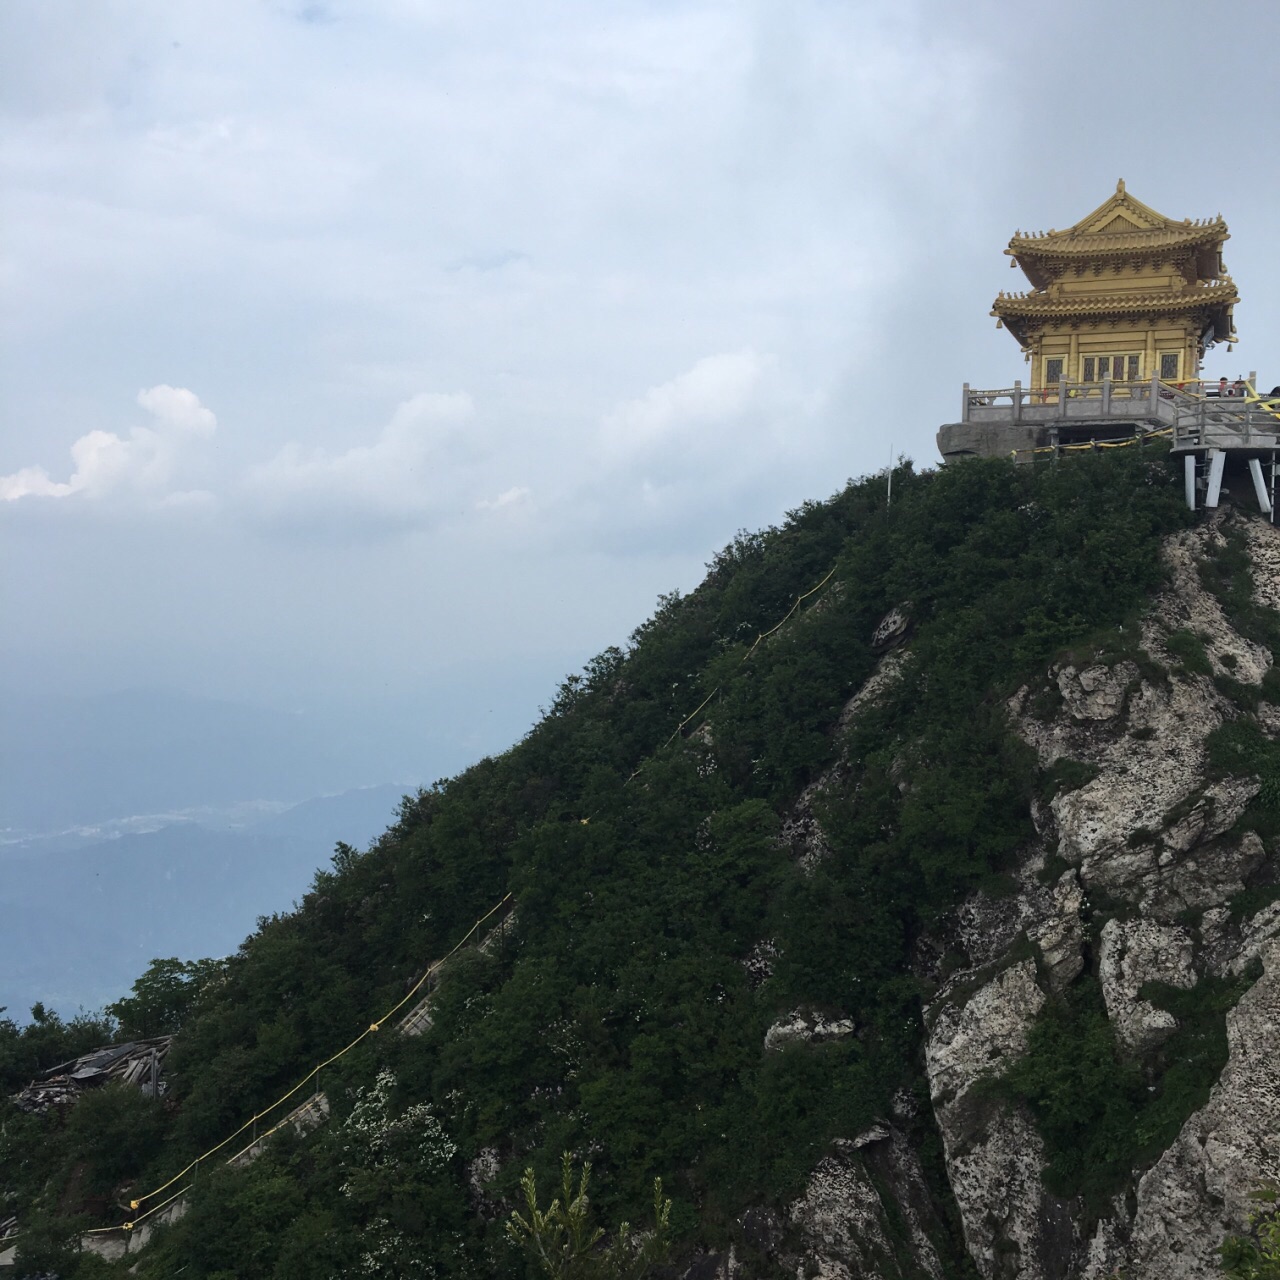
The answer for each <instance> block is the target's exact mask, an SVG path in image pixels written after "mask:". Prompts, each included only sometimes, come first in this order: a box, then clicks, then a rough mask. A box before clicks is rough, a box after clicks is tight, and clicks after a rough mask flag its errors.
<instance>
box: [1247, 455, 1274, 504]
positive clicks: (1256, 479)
mask: <svg viewBox="0 0 1280 1280" xmlns="http://www.w3.org/2000/svg"><path fill="white" fill-rule="evenodd" d="M1249 474H1250V475H1251V476H1252V477H1253V491H1254V493H1256V494H1257V495H1258V506H1259V507H1261V508H1262V514H1263V515H1264V516H1269V515H1270V514H1271V499H1270V498H1269V497H1267V482H1266V479H1265V478H1264V476H1263V474H1262V463H1261V462H1259V461H1258V459H1257V458H1250V459H1249Z"/></svg>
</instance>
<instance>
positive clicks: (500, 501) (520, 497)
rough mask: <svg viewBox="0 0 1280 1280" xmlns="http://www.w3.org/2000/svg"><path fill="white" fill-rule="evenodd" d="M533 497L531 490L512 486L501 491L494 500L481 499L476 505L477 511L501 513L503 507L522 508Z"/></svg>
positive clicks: (521, 486) (520, 486) (522, 486)
mask: <svg viewBox="0 0 1280 1280" xmlns="http://www.w3.org/2000/svg"><path fill="white" fill-rule="evenodd" d="M532 496H533V490H532V489H528V488H526V487H525V486H524V485H520V484H518V485H513V486H512V487H511V488H510V489H505V490H503V492H502V493H500V494H498V496H497V497H496V498H481V499H480V501H479V502H477V503H476V510H477V511H501V510H502V509H503V507H518V506H523V505H524V504H525V503H527V502H528V500H529V499H530V498H531V497H532Z"/></svg>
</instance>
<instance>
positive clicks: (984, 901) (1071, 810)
mask: <svg viewBox="0 0 1280 1280" xmlns="http://www.w3.org/2000/svg"><path fill="white" fill-rule="evenodd" d="M1231 519H1235V520H1237V521H1239V520H1240V519H1241V518H1240V517H1232V516H1230V515H1228V514H1226V513H1223V514H1221V515H1219V516H1218V517H1217V518H1215V519H1212V520H1210V521H1208V522H1206V523H1205V524H1203V525H1200V526H1198V527H1196V528H1194V529H1191V530H1188V531H1185V532H1183V533H1180V534H1178V535H1176V536H1174V537H1173V538H1171V539H1169V540H1168V542H1167V544H1166V562H1167V567H1168V570H1169V583H1168V586H1167V587H1166V589H1165V590H1164V591H1162V592H1161V594H1160V595H1159V596H1158V598H1157V599H1156V600H1155V601H1154V603H1153V607H1152V608H1151V610H1150V611H1149V612H1148V614H1147V616H1146V617H1145V618H1144V619H1143V621H1142V623H1141V630H1140V635H1139V636H1138V637H1135V639H1137V640H1140V644H1141V648H1140V649H1138V648H1137V647H1136V646H1135V648H1134V649H1132V650H1131V651H1130V653H1129V654H1128V655H1122V656H1120V657H1118V658H1117V657H1112V658H1109V659H1104V658H1098V659H1095V660H1093V661H1090V662H1084V663H1079V664H1076V665H1064V666H1062V667H1060V668H1056V669H1055V670H1053V671H1051V672H1050V673H1049V681H1050V682H1051V683H1050V685H1049V688H1048V691H1047V692H1042V693H1036V694H1033V691H1032V690H1028V689H1024V690H1022V691H1020V692H1019V694H1018V695H1017V696H1016V697H1015V698H1014V699H1013V700H1012V701H1011V703H1010V712H1011V715H1012V717H1013V721H1014V724H1015V726H1016V728H1017V731H1018V733H1019V735H1020V736H1021V737H1022V738H1023V739H1024V741H1026V742H1027V744H1028V745H1029V746H1031V747H1032V748H1033V749H1034V750H1035V752H1036V754H1037V757H1038V759H1039V763H1040V765H1041V767H1042V768H1044V769H1046V770H1051V769H1053V768H1054V766H1055V765H1058V766H1059V767H1058V769H1057V771H1056V772H1055V774H1054V776H1058V777H1062V778H1064V779H1071V780H1072V781H1074V782H1075V785H1074V787H1071V786H1070V785H1066V786H1064V788H1063V789H1060V790H1059V791H1058V793H1057V794H1056V795H1055V796H1053V798H1052V800H1050V801H1049V802H1048V803H1041V802H1037V803H1036V804H1035V805H1034V807H1033V819H1034V822H1035V827H1036V831H1037V839H1036V841H1035V842H1034V843H1033V844H1032V845H1031V846H1029V847H1028V849H1027V850H1026V857H1025V860H1024V863H1023V865H1022V867H1021V869H1020V870H1019V872H1018V874H1017V880H1018V889H1017V892H1016V893H1015V894H1014V895H1012V897H1010V898H1008V899H1004V900H1000V901H993V900H991V899H989V898H987V897H985V896H984V895H981V894H979V895H975V897H974V898H973V899H971V900H970V901H969V902H967V903H966V904H965V905H964V906H963V907H962V908H961V909H960V910H958V911H957V912H955V913H954V915H953V917H952V919H951V921H950V924H949V926H948V933H947V944H946V945H947V946H948V947H950V948H951V949H952V950H955V949H958V950H959V951H960V952H961V953H962V954H963V955H964V956H965V957H966V958H967V961H968V965H969V967H968V968H965V969H963V970H961V971H960V972H959V973H955V974H953V975H952V976H951V977H950V978H949V979H948V981H947V982H946V983H945V984H944V985H943V986H942V987H941V989H940V990H939V992H938V994H937V996H936V997H935V998H934V1000H933V1002H932V1004H931V1005H930V1007H929V1009H928V1010H927V1012H926V1027H927V1032H928V1039H927V1047H926V1069H927V1072H928V1078H929V1085H930V1092H931V1096H932V1099H933V1105H934V1113H935V1116H936V1119H937V1122H938V1126H939V1129H940V1130H941V1133H942V1138H943V1145H944V1150H945V1156H946V1166H947V1174H948V1178H949V1181H950V1184H951V1188H952V1191H953V1194H954V1196H955V1201H956V1205H957V1207H958V1210H959V1214H960V1218H961V1222H962V1225H963V1230H964V1238H965V1242H966V1245H967V1247H968V1249H969V1252H970V1254H971V1255H972V1257H973V1259H974V1261H975V1263H976V1264H977V1266H978V1269H979V1271H980V1272H981V1274H982V1275H983V1276H984V1277H988V1278H991V1280H995V1278H996V1277H999V1278H1001V1280H1015V1278H1016V1280H1059V1278H1060V1280H1077V1278H1079V1280H1086V1278H1087V1280H1106V1278H1107V1277H1110V1276H1112V1275H1114V1274H1115V1273H1117V1272H1118V1271H1123V1273H1124V1275H1125V1276H1126V1277H1128V1278H1129V1280H1166V1278H1172V1280H1183V1278H1186V1280H1190V1278H1191V1277H1207V1276H1211V1275H1213V1274H1214V1273H1215V1271H1216V1250H1217V1247H1218V1245H1219V1244H1220V1243H1221V1241H1222V1239H1223V1237H1224V1236H1225V1235H1226V1234H1227V1233H1228V1232H1231V1231H1239V1230H1241V1229H1242V1228H1243V1227H1244V1224H1245V1219H1246V1216H1247V1213H1248V1210H1249V1207H1250V1204H1249V1199H1248V1196H1249V1192H1250V1191H1251V1190H1252V1189H1253V1188H1254V1187H1256V1186H1257V1185H1258V1183H1259V1182H1261V1181H1262V1180H1264V1179H1267V1178H1272V1179H1274V1178H1277V1177H1280V903H1272V904H1271V905H1269V906H1264V907H1262V908H1261V909H1260V910H1255V911H1254V912H1253V913H1252V914H1251V915H1249V914H1247V915H1245V916H1244V917H1241V916H1240V914H1239V910H1238V908H1237V909H1235V910H1233V908H1232V902H1233V899H1234V900H1236V901H1237V902H1238V901H1239V899H1238V898H1237V895H1239V894H1240V893H1241V891H1242V890H1243V889H1245V888H1246V887H1247V886H1249V885H1251V884H1255V883H1258V882H1259V879H1258V878H1259V877H1260V876H1261V877H1262V882H1264V883H1274V881H1275V879H1276V874H1275V872H1276V868H1275V862H1276V858H1277V849H1276V848H1275V847H1271V848H1268V846H1267V844H1266V842H1264V840H1263V839H1262V838H1261V837H1260V836H1259V835H1258V833H1257V832H1255V831H1252V830H1250V829H1248V827H1247V825H1245V824H1242V822H1241V819H1242V817H1243V815H1244V814H1245V813H1246V812H1247V811H1248V809H1249V806H1250V804H1251V803H1252V801H1253V800H1254V798H1255V796H1256V795H1257V794H1258V791H1259V781H1258V779H1256V778H1250V777H1221V776H1218V775H1215V774H1214V773H1213V772H1212V771H1211V770H1210V769H1209V765H1208V751H1207V744H1208V739H1209V737H1210V735H1211V734H1212V733H1213V732H1214V730H1216V729H1217V728H1218V727H1219V726H1221V725H1222V724H1223V723H1225V722H1226V721H1227V720H1230V719H1234V718H1237V717H1239V716H1241V715H1244V714H1250V712H1249V710H1248V707H1247V702H1246V703H1245V704H1241V703H1239V702H1235V701H1233V700H1232V697H1231V696H1229V694H1230V690H1231V688H1232V687H1236V686H1239V685H1245V686H1250V685H1252V686H1254V687H1256V686H1258V685H1259V684H1260V683H1261V682H1262V680H1263V678H1264V677H1265V676H1266V673H1267V671H1268V670H1269V668H1270V666H1271V664H1272V661H1273V655H1272V654H1271V653H1270V652H1269V651H1268V650H1267V648H1266V647H1265V646H1263V645H1261V644H1258V643H1257V642H1256V641H1253V640H1251V639H1249V638H1247V637H1245V636H1242V635H1240V634H1238V633H1237V632H1236V631H1235V630H1234V629H1233V628H1232V626H1231V624H1230V622H1229V620H1228V619H1227V617H1226V616H1225V614H1224V612H1223V609H1222V607H1221V605H1220V603H1219V601H1218V600H1217V599H1216V598H1215V597H1214V596H1213V595H1212V593H1211V592H1209V591H1208V590H1207V589H1206V588H1205V586H1204V584H1203V582H1202V581H1201V574H1200V572H1199V563H1200V561H1201V559H1202V558H1203V557H1204V556H1206V555H1208V554H1210V553H1212V552H1214V551H1217V550H1219V549H1221V547H1222V546H1223V545H1224V539H1225V533H1224V528H1223V525H1224V523H1225V522H1226V521H1228V520H1231ZM1242 523H1243V532H1244V536H1245V537H1246V539H1247V541H1248V544H1249V549H1250V554H1251V556H1252V558H1253V564H1254V568H1255V582H1256V584H1257V589H1256V594H1255V599H1256V602H1257V603H1258V604H1260V605H1263V606H1265V607H1269V608H1280V531H1278V530H1276V529H1275V528H1274V527H1272V526H1270V525H1267V524H1265V523H1263V522H1261V521H1258V520H1256V519H1245V520H1243V522H1242ZM1175 633H1177V634H1175ZM1187 633H1189V636H1190V639H1189V638H1188V635H1187ZM1171 637H1174V639H1173V640H1172V642H1171ZM1192 640H1194V644H1193V643H1192ZM1171 646H1172V647H1171ZM1195 646H1200V647H1202V648H1203V651H1204V659H1197V662H1196V663H1194V664H1191V665H1196V666H1197V671H1203V670H1205V669H1206V668H1205V665H1204V663H1205V661H1206V660H1207V664H1208V665H1207V669H1208V670H1209V671H1211V672H1212V675H1208V674H1198V673H1197V671H1192V670H1189V669H1188V664H1187V663H1184V661H1183V660H1182V659H1181V658H1180V657H1179V656H1178V654H1179V653H1182V654H1187V653H1194V652H1198V650H1197V649H1196V648H1195ZM1174 650H1177V651H1178V652H1175V651H1174ZM1215 677H1226V678H1227V680H1229V681H1230V682H1232V683H1231V684H1226V683H1223V684H1222V685H1221V687H1219V686H1218V685H1215V680H1214V678H1215ZM1224 690H1225V691H1226V692H1224ZM1050 698H1052V699H1053V700H1055V701H1056V707H1057V709H1056V710H1053V709H1052V704H1051V702H1050ZM1046 707H1049V708H1050V710H1049V712H1048V714H1046ZM1254 714H1256V717H1257V722H1258V724H1259V726H1260V727H1261V728H1262V729H1263V730H1264V732H1267V733H1269V734H1270V735H1271V736H1272V737H1280V710H1277V709H1276V708H1274V707H1271V706H1269V705H1268V704H1266V703H1262V704H1261V705H1260V706H1259V707H1258V708H1257V709H1256V712H1255V713H1254ZM1059 762H1072V763H1070V764H1066V763H1063V764H1059ZM1055 867H1056V868H1057V869H1056V870H1053V868H1055ZM1046 881H1047V883H1046ZM1099 910H1102V912H1103V920H1102V921H1100V922H1098V923H1097V924H1095V923H1092V922H1093V921H1094V919H1095V917H1096V916H1097V914H1098V912H1099ZM1099 926H1100V927H1099ZM1027 942H1030V943H1031V944H1032V947H1033V949H1034V957H1033V958H1028V956H1027V950H1026V944H1027ZM941 949H942V948H941V947H940V946H939V947H935V951H940V950H941ZM1259 962H1261V964H1262V965H1263V966H1264V973H1263V977H1262V978H1261V979H1259V980H1258V981H1257V983H1256V984H1255V985H1254V986H1253V987H1251V988H1250V989H1249V990H1247V992H1246V994H1245V995H1244V996H1243V997H1242V998H1241V999H1240V1002H1239V1004H1238V1005H1237V1006H1236V1008H1235V1009H1234V1010H1233V1011H1232V1012H1231V1013H1230V1014H1229V1015H1228V1017H1227V1035H1228V1041H1229V1047H1230V1060H1229V1062H1228V1064H1227V1067H1226V1069H1225V1070H1224V1071H1223V1072H1222V1075H1221V1077H1220V1078H1219V1080H1218V1082H1217V1084H1216V1085H1215V1086H1214V1087H1213V1089H1212V1093H1211V1095H1210V1097H1209V1101H1208V1103H1207V1104H1206V1105H1205V1106H1204V1107H1203V1108H1202V1109H1201V1110H1199V1111H1198V1112H1195V1113H1194V1114H1192V1115H1191V1116H1190V1117H1189V1118H1188V1119H1187V1120H1186V1121H1185V1123H1184V1124H1183V1126H1182V1129H1181V1132H1180V1133H1179V1135H1178V1137H1177V1139H1176V1141H1175V1142H1174V1143H1173V1145H1172V1146H1170V1147H1169V1149H1168V1150H1167V1151H1165V1152H1164V1153H1163V1155H1161V1156H1160V1157H1159V1158H1158V1159H1156V1160H1155V1161H1154V1163H1153V1164H1151V1166H1150V1167H1149V1168H1146V1169H1145V1170H1144V1169H1137V1170H1135V1171H1134V1174H1133V1177H1132V1181H1131V1183H1130V1185H1129V1187H1128V1188H1127V1191H1125V1192H1123V1193H1121V1194H1118V1195H1117V1196H1116V1197H1115V1199H1114V1200H1113V1202H1112V1207H1111V1209H1110V1211H1109V1212H1107V1213H1105V1214H1104V1215H1103V1216H1102V1217H1101V1218H1100V1219H1099V1218H1098V1217H1097V1216H1096V1214H1095V1215H1094V1216H1091V1215H1089V1214H1086V1212H1085V1210H1084V1208H1083V1206H1082V1205H1081V1204H1079V1203H1076V1202H1073V1201H1062V1200H1058V1199H1055V1198H1054V1197H1053V1196H1051V1195H1049V1194H1048V1193H1047V1192H1046V1190H1045V1188H1044V1185H1043V1180H1042V1165H1043V1162H1044V1148H1043V1145H1042V1142H1041V1139H1040V1136H1039V1134H1038V1132H1037V1130H1036V1128H1035V1125H1034V1124H1033V1122H1032V1119H1031V1117H1030V1115H1029V1114H1027V1113H1026V1112H1025V1111H1023V1110H1022V1109H1021V1107H1020V1106H1018V1105H1016V1104H1014V1103H1013V1102H1011V1101H1009V1100H1008V1099H1007V1098H1005V1097H1002V1096H1001V1094H1000V1091H999V1090H996V1089H992V1088H990V1087H989V1086H987V1085H986V1084H985V1082H986V1081H988V1080H990V1079H991V1077H993V1076H995V1075H998V1074H1000V1073H1001V1072H1002V1071H1004V1070H1005V1069H1006V1067H1007V1066H1008V1065H1009V1064H1010V1063H1011V1062H1013V1061H1014V1060H1016V1058H1017V1057H1018V1056H1019V1055H1020V1054H1021V1053H1022V1052H1023V1051H1024V1049H1025V1046H1026V1044H1027V1037H1028V1034H1029V1031H1030V1028H1031V1026H1032V1024H1033V1023H1034V1021H1035V1018H1036V1016H1037V1014H1038V1013H1039V1011H1040V1009H1041V1008H1042V1006H1043V1005H1044V1004H1045V1002H1046V1000H1048V999H1051V998H1054V997H1055V996H1056V995H1058V994H1059V993H1061V992H1063V991H1065V990H1066V989H1067V988H1069V987H1070V986H1071V985H1072V984H1073V983H1074V982H1075V981H1076V980H1077V978H1078V977H1079V976H1080V975H1081V974H1082V972H1083V971H1084V969H1085V966H1086V965H1088V966H1090V967H1091V968H1092V970H1093V972H1094V973H1095V975H1096V977H1097V979H1098V981H1099V984H1100V987H1101V990H1102V996H1103V1000H1104V1002H1105V1008H1106V1013H1107V1017H1108V1019H1109V1020H1110V1022H1111V1024H1112V1027H1113V1029H1114V1032H1115V1035H1116V1041H1117V1044H1118V1046H1119V1048H1120V1051H1121V1052H1122V1053H1124V1054H1126V1055H1127V1056H1129V1057H1130V1058H1131V1059H1132V1060H1133V1061H1134V1062H1135V1063H1137V1064H1139V1065H1143V1064H1148V1063H1151V1062H1153V1061H1155V1058H1154V1057H1153V1055H1157V1054H1158V1053H1159V1048H1160V1045H1161V1044H1162V1043H1163V1042H1164V1041H1165V1040H1167V1038H1168V1037H1169V1036H1170V1035H1172V1034H1173V1033H1174V1032H1175V1031H1176V1030H1177V1028H1178V1022H1177V1019H1176V1018H1175V1017H1174V1015H1173V1014H1171V1013H1169V1012H1168V1011H1167V1010H1165V1009H1163V1008H1161V1007H1159V1006H1158V1005H1157V1004H1156V1003H1154V1002H1153V1000H1152V999H1148V998H1146V994H1147V993H1149V992H1152V991H1154V992H1158V991H1159V990H1160V989H1161V987H1163V988H1165V989H1168V988H1174V989H1180V990H1191V989H1192V988H1194V987H1195V986H1196V985H1197V983H1199V982H1200V981H1201V980H1202V978H1203V976H1204V975H1212V976H1213V977H1215V978H1224V977H1228V976H1230V977H1234V978H1237V979H1239V978H1240V977H1241V975H1249V974H1252V973H1253V972H1255V971H1256V969H1257V966H1258V963H1259ZM926 967H927V966H926ZM1149 983H1150V984H1157V985H1155V986H1154V987H1148V986H1147V984H1149Z"/></svg>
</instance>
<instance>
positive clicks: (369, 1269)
mask: <svg viewBox="0 0 1280 1280" xmlns="http://www.w3.org/2000/svg"><path fill="white" fill-rule="evenodd" d="M395 1088H396V1077H395V1075H394V1074H393V1073H392V1072H391V1071H389V1070H387V1069H386V1068H385V1067H384V1068H383V1069H382V1070H381V1071H379V1072H378V1075H377V1078H376V1079H375V1080H374V1082H373V1084H372V1085H370V1086H369V1087H368V1088H363V1087H362V1088H359V1089H357V1090H356V1092H355V1099H356V1101H355V1106H353V1107H352V1109H351V1114H350V1115H349V1116H348V1117H347V1118H346V1120H345V1121H344V1122H343V1125H342V1130H341V1134H340V1137H339V1147H340V1150H341V1152H342V1158H343V1164H344V1166H345V1169H346V1177H345V1179H344V1181H343V1182H342V1184H341V1186H340V1188H339V1190H340V1191H341V1192H342V1194H343V1196H344V1197H346V1199H347V1200H348V1201H350V1202H352V1205H353V1207H354V1208H356V1209H357V1210H359V1211H362V1216H364V1215H367V1216H365V1217H364V1225H363V1229H362V1232H361V1256H360V1259H359V1265H358V1267H357V1268H355V1269H354V1270H352V1271H351V1272H350V1273H349V1274H350V1275H351V1276H352V1277H353V1278H354V1277H357V1276H358V1277H360V1280H383V1278H384V1277H385V1278H386V1280H400V1278H401V1277H403V1276H413V1277H415V1278H417V1277H421V1278H422V1280H431V1278H432V1277H435V1276H438V1275H442V1274H445V1273H446V1272H447V1270H448V1268H447V1267H446V1266H444V1264H445V1263H446V1262H447V1260H448V1259H449V1258H450V1257H451V1256H452V1255H453V1253H454V1252H456V1246H457V1245H458V1244H459V1243H460V1237H459V1236H458V1235H457V1233H456V1232H453V1233H450V1232H448V1231H447V1230H446V1231H441V1227H442V1226H443V1225H444V1222H442V1219H444V1220H445V1221H447V1219H448V1218H449V1216H450V1215H449V1212H448V1210H449V1201H450V1191H451V1189H452V1183H451V1182H450V1181H449V1180H448V1179H447V1178H444V1179H442V1177H441V1175H444V1174H447V1172H448V1168H449V1163H450V1161H451V1160H452V1159H453V1157H454V1156H455V1155H456V1154H457V1151H458V1148H457V1146H456V1144H455V1143H454V1142H453V1141H452V1139H450V1137H449V1136H448V1134H446V1133H445V1131H444V1127H443V1126H442V1125H441V1123H440V1121H439V1119H438V1118H437V1116H436V1114H435V1112H434V1111H433V1110H432V1108H431V1106H430V1105H429V1104H428V1103H425V1102H419V1103H415V1104H413V1105H411V1106H409V1107H407V1108H405V1110H403V1111H401V1112H399V1113H397V1112H396V1111H395V1109H394V1106H393V1102H392V1097H393V1094H394V1092H395ZM428 1240H429V1241H430V1244H428V1243H427V1241H428ZM442 1241H444V1242H446V1244H445V1248H444V1249H443V1250H442V1248H441V1243H442Z"/></svg>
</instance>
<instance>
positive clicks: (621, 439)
mask: <svg viewBox="0 0 1280 1280" xmlns="http://www.w3.org/2000/svg"><path fill="white" fill-rule="evenodd" d="M774 364H775V362H774V360H773V359H772V358H771V357H769V356H761V355H758V354H757V353H756V352H754V351H751V350H746V351H736V352H728V353H725V354H722V355H714V356H706V357H704V358H703V359H701V360H699V361H698V362H697V363H696V364H695V365H694V366H693V367H692V368H691V369H689V370H688V371H687V372H685V373H682V374H680V376H679V377H676V378H672V379H671V381H670V382H664V383H662V384H661V385H660V386H656V387H653V388H651V389H650V390H649V391H647V392H645V394H644V395H642V396H640V397H639V398H638V399H636V400H630V401H628V402H626V403H625V404H621V405H619V406H618V407H617V408H616V409H615V410H614V411H613V412H612V413H610V414H609V415H608V416H607V417H606V418H605V419H604V422H603V423H602V425H601V438H602V443H603V444H604V447H605V450H606V452H607V453H610V454H612V455H613V456H614V457H616V458H626V457H633V456H635V455H637V454H642V453H650V452H652V451H654V450H656V449H661V448H663V447H665V446H668V445H678V446H679V447H681V448H684V447H687V445H688V443H689V440H690V437H696V436H698V435H705V434H707V433H708V432H711V433H717V432H718V429H719V428H722V427H723V426H724V424H726V423H727V422H729V421H730V420H732V419H734V418H738V417H740V416H741V415H742V414H743V413H744V412H745V411H746V410H748V409H750V408H751V407H752V406H753V403H754V402H756V400H757V398H758V396H759V393H760V390H761V385H762V383H763V382H764V380H765V378H766V376H767V375H768V374H769V372H770V371H771V370H772V368H773V366H774Z"/></svg>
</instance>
